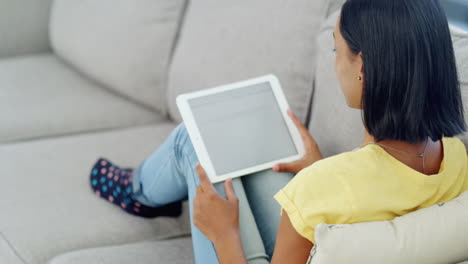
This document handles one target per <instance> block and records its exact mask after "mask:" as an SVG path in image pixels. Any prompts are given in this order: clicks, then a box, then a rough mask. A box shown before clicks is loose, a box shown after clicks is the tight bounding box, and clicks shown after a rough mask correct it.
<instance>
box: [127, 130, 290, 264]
mask: <svg viewBox="0 0 468 264" xmlns="http://www.w3.org/2000/svg"><path fill="white" fill-rule="evenodd" d="M197 163H198V158H197V155H196V153H195V150H194V148H193V145H192V142H191V141H190V138H189V136H188V134H187V130H186V128H185V125H184V123H180V124H179V125H178V126H177V127H176V128H175V129H174V130H173V131H172V133H171V134H170V135H169V137H168V138H167V139H166V141H165V142H164V143H163V144H162V145H161V146H160V147H159V148H158V149H157V150H156V151H155V152H154V153H153V154H152V155H151V156H149V157H148V158H147V159H146V160H144V161H143V163H142V164H141V165H140V166H139V167H138V168H137V170H136V171H135V173H134V176H133V177H134V178H133V187H134V198H135V199H137V200H138V201H139V202H141V203H143V204H146V205H148V206H153V207H157V206H161V205H164V204H168V203H171V202H174V201H179V200H184V199H187V198H188V200H189V208H190V224H191V231H192V241H193V249H194V255H195V263H199V264H202V263H210V264H211V263H219V262H218V258H217V255H216V251H215V248H214V245H213V244H212V243H211V241H209V240H208V239H207V238H206V237H205V235H203V233H201V231H200V230H199V229H198V228H197V227H195V226H194V224H193V217H192V210H193V199H194V197H195V193H196V187H197V186H198V185H199V184H200V182H199V179H198V175H197V172H196V169H195V165H196V164H197ZM293 176H294V174H292V173H278V172H274V171H272V170H271V169H268V170H264V171H260V172H257V173H253V174H250V175H246V176H243V177H240V178H235V179H233V186H234V190H235V192H236V195H237V196H238V198H239V229H240V233H241V240H242V244H243V248H244V252H245V255H246V257H247V260H248V262H249V263H269V260H270V259H271V256H272V254H273V249H274V246H275V240H276V234H277V230H278V225H279V220H280V210H281V207H280V206H279V204H278V203H277V202H276V201H275V200H274V199H273V195H274V194H275V193H276V192H277V191H278V190H279V189H281V188H282V187H283V186H284V185H286V184H287V183H288V182H289V181H290V180H291V178H292V177H293ZM214 187H215V188H216V190H217V191H218V192H219V194H220V195H222V196H223V197H226V195H225V193H224V186H223V182H220V183H216V184H214Z"/></svg>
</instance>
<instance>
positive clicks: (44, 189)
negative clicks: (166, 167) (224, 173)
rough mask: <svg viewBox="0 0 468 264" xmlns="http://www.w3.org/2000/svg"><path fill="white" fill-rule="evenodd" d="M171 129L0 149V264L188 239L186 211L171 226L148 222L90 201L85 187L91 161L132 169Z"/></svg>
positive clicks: (167, 221) (34, 263) (35, 263)
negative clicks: (102, 159)
mask: <svg viewBox="0 0 468 264" xmlns="http://www.w3.org/2000/svg"><path fill="white" fill-rule="evenodd" d="M175 126H176V125H175V124H173V123H164V124H159V125H152V126H146V127H139V128H131V129H122V130H114V131H112V132H101V133H95V134H82V135H75V136H72V137H61V138H54V139H45V140H39V141H34V142H24V143H18V144H9V145H0V160H1V161H2V162H1V164H2V166H0V180H1V182H2V184H0V212H1V213H0V214H1V217H0V263H2V264H4V263H5V264H7V263H8V264H9V263H15V262H14V261H13V262H10V260H12V259H13V260H15V256H18V258H21V259H22V260H23V261H21V262H20V263H30V264H43V263H46V262H47V261H48V260H49V259H51V258H52V257H54V256H57V255H60V254H63V253H67V252H71V251H75V250H80V249H85V248H94V247H106V246H114V245H121V244H126V243H133V242H139V241H145V240H151V239H156V238H160V239H162V238H166V237H171V236H180V235H185V234H189V233H190V225H189V218H188V204H187V203H184V208H183V210H184V211H183V212H184V213H183V215H182V216H181V217H179V218H167V217H158V218H155V219H150V220H148V219H144V218H141V217H135V216H132V215H130V214H128V213H125V212H124V211H123V210H121V209H120V208H118V207H117V206H115V205H113V204H111V203H109V202H108V201H105V200H103V199H101V198H99V197H97V196H96V195H94V194H93V192H92V191H91V188H90V184H89V173H90V170H91V166H92V165H93V164H94V162H95V161H96V159H97V158H98V157H100V156H103V157H107V158H110V159H111V160H112V161H114V162H115V163H116V164H119V165H121V166H124V167H134V166H137V165H138V164H139V163H140V162H141V161H142V160H143V159H144V158H146V157H147V156H148V155H150V154H151V153H152V152H153V151H154V150H155V149H156V148H157V147H158V146H159V145H160V144H161V143H162V142H163V141H164V140H165V139H166V138H167V136H168V135H169V133H170V132H171V131H172V129H174V127H175ZM83 263H87V262H83ZM15 264H16V263H15Z"/></svg>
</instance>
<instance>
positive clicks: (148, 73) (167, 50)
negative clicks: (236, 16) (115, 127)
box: [50, 0, 185, 111]
mask: <svg viewBox="0 0 468 264" xmlns="http://www.w3.org/2000/svg"><path fill="white" fill-rule="evenodd" d="M184 4H185V1H184V0H159V1H153V0H99V1H94V0H84V1H76V0H55V1H54V4H53V7H52V14H51V22H50V38H51V44H52V47H53V49H54V51H55V52H56V53H57V54H58V55H59V56H60V57H62V58H64V59H65V60H66V61H68V62H69V63H70V64H72V65H74V66H75V67H76V68H77V69H78V70H79V71H81V72H83V73H85V74H86V75H87V76H90V77H91V78H93V79H94V80H96V81H98V82H100V83H102V84H104V85H106V86H108V87H109V88H111V89H114V90H115V91H118V92H120V93H121V94H124V95H126V96H128V97H130V98H132V99H135V100H137V101H139V102H141V103H145V104H146V105H148V106H151V107H153V108H155V109H158V110H161V111H164V110H165V105H166V103H165V100H166V97H165V91H166V75H167V66H168V64H169V59H170V54H171V50H172V48H173V44H174V39H175V36H176V35H177V30H178V25H179V22H180V18H181V13H182V11H183V7H184Z"/></svg>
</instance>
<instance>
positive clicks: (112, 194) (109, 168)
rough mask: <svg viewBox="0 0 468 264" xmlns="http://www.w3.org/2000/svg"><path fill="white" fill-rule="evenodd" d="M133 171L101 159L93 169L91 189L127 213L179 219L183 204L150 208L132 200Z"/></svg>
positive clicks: (177, 203) (174, 203)
mask: <svg viewBox="0 0 468 264" xmlns="http://www.w3.org/2000/svg"><path fill="white" fill-rule="evenodd" d="M132 176H133V169H123V168H119V167H117V166H116V165H114V164H112V163H111V162H109V161H108V160H106V159H102V158H101V159H99V160H98V161H97V162H96V164H94V166H93V168H92V169H91V175H90V183H91V189H92V190H93V191H94V192H95V193H96V195H97V196H99V197H101V198H103V199H105V200H108V201H109V202H111V203H113V204H115V205H117V206H119V207H121V208H122V209H123V210H125V211H126V212H128V213H130V214H132V215H136V216H141V217H146V218H154V217H157V216H172V217H177V216H179V215H180V214H181V213H182V202H181V201H176V202H173V203H170V204H167V205H164V206H160V207H150V206H147V205H144V204H142V203H140V202H138V201H136V200H135V199H133V198H132V193H133V187H132Z"/></svg>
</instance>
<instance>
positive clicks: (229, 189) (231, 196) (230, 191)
mask: <svg viewBox="0 0 468 264" xmlns="http://www.w3.org/2000/svg"><path fill="white" fill-rule="evenodd" d="M224 190H225V191H226V197H227V199H228V200H229V201H232V200H237V196H236V193H235V192H234V187H233V186H232V179H227V180H226V181H224Z"/></svg>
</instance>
